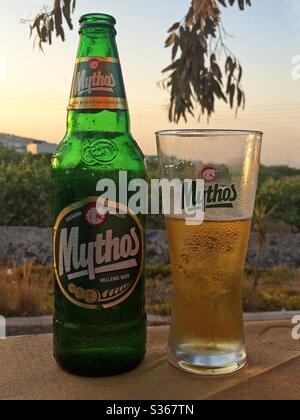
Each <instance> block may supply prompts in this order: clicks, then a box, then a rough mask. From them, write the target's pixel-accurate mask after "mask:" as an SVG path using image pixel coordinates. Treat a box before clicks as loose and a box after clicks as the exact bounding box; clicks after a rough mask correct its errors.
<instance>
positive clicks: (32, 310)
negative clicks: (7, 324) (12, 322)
mask: <svg viewBox="0 0 300 420" xmlns="http://www.w3.org/2000/svg"><path fill="white" fill-rule="evenodd" d="M52 284H53V274H52V267H44V266H33V265H32V263H30V262H25V263H24V265H23V266H22V267H19V268H16V267H14V268H13V270H12V272H11V273H8V271H7V269H6V268H5V267H2V268H0V313H1V314H2V315H4V316H39V315H50V314H51V313H52V308H53V290H52V287H53V286H52Z"/></svg>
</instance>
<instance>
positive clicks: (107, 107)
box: [52, 14, 146, 376]
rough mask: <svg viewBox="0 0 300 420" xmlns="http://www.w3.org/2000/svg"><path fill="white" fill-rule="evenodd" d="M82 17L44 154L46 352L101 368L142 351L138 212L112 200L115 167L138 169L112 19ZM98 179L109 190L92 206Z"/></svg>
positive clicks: (67, 363) (82, 366)
mask: <svg viewBox="0 0 300 420" xmlns="http://www.w3.org/2000/svg"><path fill="white" fill-rule="evenodd" d="M80 23H81V28H80V35H81V42H80V46H79V50H78V55H77V60H76V66H75V73H74V78H73V85H72V91H71V97H70V103H69V107H68V121H67V133H66V135H65V138H64V139H63V141H62V143H61V144H60V145H59V147H58V150H57V152H56V154H55V155H54V157H53V160H52V184H53V194H54V201H53V202H54V238H53V242H54V271H55V278H56V279H55V291H54V293H55V316H54V356H55V358H56V360H57V362H58V364H59V365H60V366H61V367H63V368H64V369H65V370H67V371H69V372H72V373H76V374H79V375H86V376H105V375H113V374H117V373H120V372H124V371H126V370H129V369H132V368H133V367H135V366H136V365H137V364H138V363H139V362H140V361H141V360H142V359H143V357H144V354H145V345H146V314H145V284H144V242H145V241H144V216H142V215H135V214H133V213H132V212H131V211H130V210H128V209H127V207H126V205H127V203H126V202H122V201H120V196H123V194H121V193H120V194H119V193H118V186H119V174H120V172H122V173H124V171H126V172H127V177H128V182H130V181H131V180H133V179H136V178H140V179H145V178H146V173H145V164H144V156H143V154H142V152H141V150H140V149H139V147H138V145H137V143H136V142H135V140H134V139H133V137H132V135H131V133H130V120H129V113H128V107H127V101H126V94H125V88H124V83H123V78H122V73H121V66H120V62H119V56H118V50H117V45H116V41H115V36H116V31H115V23H116V21H115V19H114V18H113V17H111V16H108V15H104V14H89V15H85V16H83V17H82V18H81V20H80ZM103 179H109V180H112V181H114V182H115V185H116V191H117V194H116V201H115V202H108V203H106V204H107V205H108V209H110V210H107V212H106V213H105V212H100V213H99V211H97V207H96V202H97V198H98V196H99V194H98V196H97V191H96V187H97V184H98V182H99V180H103ZM111 209H114V210H115V211H114V212H112V211H111ZM120 209H123V213H122V214H120V212H118V211H117V210H120ZM125 210H126V211H125Z"/></svg>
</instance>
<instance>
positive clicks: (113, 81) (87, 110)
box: [67, 26, 130, 133]
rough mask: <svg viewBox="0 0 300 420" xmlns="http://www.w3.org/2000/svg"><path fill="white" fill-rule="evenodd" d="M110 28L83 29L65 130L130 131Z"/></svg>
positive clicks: (120, 72)
mask: <svg viewBox="0 0 300 420" xmlns="http://www.w3.org/2000/svg"><path fill="white" fill-rule="evenodd" d="M115 35H116V32H115V29H114V27H113V26H112V27H105V28H99V27H95V28H93V27H92V28H91V27H89V28H84V29H82V30H81V40H80V45H79V50H78V54H77V60H76V66H75V72H74V77H73V83H72V91H71V95H70V104H69V107H68V119H67V130H68V133H74V132H83V131H91V132H92V131H105V132H116V133H129V132H130V117H129V112H128V107H127V100H126V93H125V88H124V82H123V76H122V71H121V66H120V63H119V54H118V49H117V44H116V40H115Z"/></svg>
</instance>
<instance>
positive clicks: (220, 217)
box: [157, 130, 263, 375]
mask: <svg viewBox="0 0 300 420" xmlns="http://www.w3.org/2000/svg"><path fill="white" fill-rule="evenodd" d="M262 136H263V134H262V133H261V132H253V131H218V130H178V131H161V132H158V133H157V144H158V156H159V167H160V175H161V178H163V179H168V180H169V181H174V180H175V179H180V180H182V181H184V180H187V179H191V180H193V181H195V180H199V179H200V180H202V185H203V218H202V219H203V220H201V221H196V222H195V223H190V222H188V221H187V219H186V217H185V216H184V212H183V214H182V215H179V214H177V213H176V214H175V212H174V211H172V206H170V209H171V210H169V214H168V213H167V214H165V219H166V228H167V235H168V240H169V249H170V258H171V267H172V277H173V285H174V294H173V304H172V319H171V328H170V338H169V361H170V362H171V363H172V364H173V365H175V366H176V367H179V368H180V369H182V370H184V371H187V372H190V373H195V374H200V375H225V374H229V373H233V372H235V371H237V370H239V369H241V368H242V367H244V366H245V364H246V362H247V355H246V348H245V334H244V327H243V310H242V289H241V282H242V279H243V274H244V266H245V260H246V255H247V248H248V241H249V235H250V230H251V223H252V217H253V210H254V203H255V196H256V189H257V179H258V172H259V164H260V153H261V144H262Z"/></svg>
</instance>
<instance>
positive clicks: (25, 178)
mask: <svg viewBox="0 0 300 420" xmlns="http://www.w3.org/2000/svg"><path fill="white" fill-rule="evenodd" d="M0 225H7V226H9V225H16V226H20V225H21V226H22V225H23V226H51V180H50V159H49V158H48V157H47V156H44V155H39V156H32V155H29V154H24V155H21V154H18V153H17V152H12V151H8V150H7V149H4V148H0Z"/></svg>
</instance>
